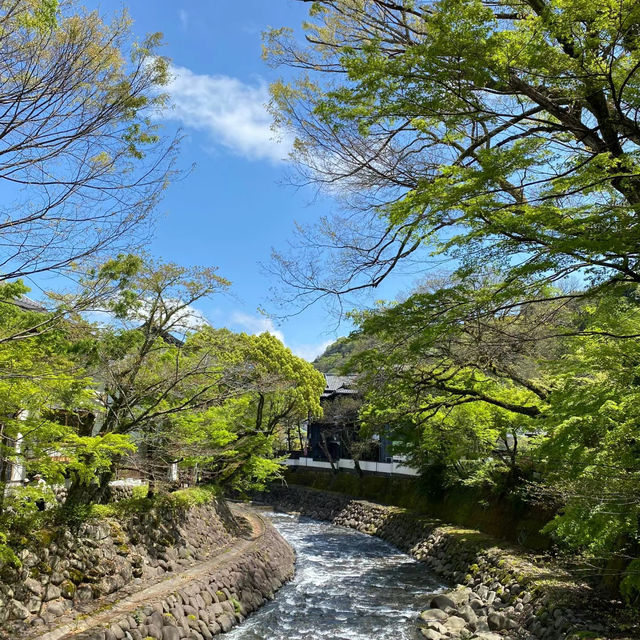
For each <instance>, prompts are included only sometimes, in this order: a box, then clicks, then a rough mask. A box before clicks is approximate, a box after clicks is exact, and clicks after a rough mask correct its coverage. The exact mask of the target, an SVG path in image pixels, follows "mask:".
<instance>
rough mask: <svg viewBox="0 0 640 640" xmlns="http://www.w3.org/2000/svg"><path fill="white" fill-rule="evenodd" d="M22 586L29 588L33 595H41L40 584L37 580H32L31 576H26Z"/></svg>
mask: <svg viewBox="0 0 640 640" xmlns="http://www.w3.org/2000/svg"><path fill="white" fill-rule="evenodd" d="M24 586H25V587H26V588H27V589H29V591H31V593H33V594H34V595H36V596H41V595H42V585H41V584H40V583H39V582H38V581H37V580H34V579H33V578H27V579H26V580H25V581H24Z"/></svg>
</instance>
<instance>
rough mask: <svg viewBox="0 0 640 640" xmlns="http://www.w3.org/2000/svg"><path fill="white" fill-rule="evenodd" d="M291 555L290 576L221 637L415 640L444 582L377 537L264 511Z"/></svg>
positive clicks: (231, 639) (230, 639)
mask: <svg viewBox="0 0 640 640" xmlns="http://www.w3.org/2000/svg"><path fill="white" fill-rule="evenodd" d="M264 515H266V516H267V517H269V518H270V519H271V521H272V522H273V523H274V525H275V526H276V527H277V528H278V530H279V531H280V533H281V534H282V535H283V536H284V537H285V538H286V539H287V540H288V541H289V543H290V544H291V545H292V546H293V547H294V548H295V550H296V554H297V562H296V574H295V577H294V579H293V580H292V581H291V582H290V583H289V584H287V585H285V586H284V587H282V589H280V591H278V593H277V594H276V596H275V598H274V599H273V600H272V601H271V602H269V603H267V604H265V605H264V607H262V608H261V609H260V610H259V611H257V612H256V613H254V614H253V615H251V616H250V617H249V618H248V619H247V620H246V621H245V622H244V623H242V624H241V625H239V626H238V627H236V628H235V629H234V630H232V631H231V632H229V633H227V634H225V639H226V640H325V639H327V640H328V639H331V640H372V639H373V638H376V639H380V640H385V639H389V640H390V639H392V638H393V640H418V639H419V638H422V636H421V635H420V634H419V632H418V630H417V627H416V616H417V614H418V613H419V612H420V611H422V610H423V609H424V608H425V606H426V604H427V603H426V601H427V599H428V597H429V595H431V594H433V593H434V592H437V591H441V590H442V588H443V585H442V584H441V583H440V582H439V580H438V578H437V577H436V576H435V575H434V574H432V573H431V572H430V571H429V570H428V569H427V568H426V567H425V565H424V564H421V563H419V562H417V561H415V560H414V559H413V558H411V557H410V556H407V555H405V554H403V553H401V552H399V551H398V550H397V549H395V548H394V547H392V546H391V545H389V544H387V543H386V542H384V541H383V540H380V539H379V538H375V537H373V536H368V535H365V534H363V533H359V532H357V531H354V530H352V529H348V528H345V527H338V526H335V525H332V524H328V523H326V522H319V521H317V520H311V519H309V518H304V517H298V516H291V515H287V514H281V513H273V512H265V514H264Z"/></svg>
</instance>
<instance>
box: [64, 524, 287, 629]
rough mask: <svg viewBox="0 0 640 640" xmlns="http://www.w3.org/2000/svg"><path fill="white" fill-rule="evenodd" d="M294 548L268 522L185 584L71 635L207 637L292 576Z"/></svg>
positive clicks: (254, 606) (233, 621)
mask: <svg viewBox="0 0 640 640" xmlns="http://www.w3.org/2000/svg"><path fill="white" fill-rule="evenodd" d="M294 561H295V557H294V553H293V550H292V549H291V547H290V546H289V545H288V544H287V543H286V542H285V541H284V539H283V538H282V537H281V536H280V534H278V532H277V531H276V530H275V529H274V528H273V527H272V526H270V525H267V526H266V531H265V533H264V535H263V536H262V537H260V538H259V539H258V540H257V541H256V543H255V545H254V546H253V547H252V548H251V549H249V550H247V551H246V552H245V553H243V554H242V556H241V557H240V558H236V559H234V560H232V561H230V562H229V563H228V564H226V566H225V567H224V568H221V569H216V570H214V571H212V572H211V573H210V574H208V575H206V576H203V577H202V578H200V579H198V580H193V581H192V582H191V583H189V585H188V586H186V587H185V588H183V589H181V590H179V591H176V592H175V593H172V594H170V595H169V596H166V597H164V598H163V599H162V600H161V601H159V602H156V603H154V605H153V606H146V607H142V608H141V609H139V610H137V611H135V612H133V613H132V614H131V615H127V616H124V617H122V618H120V619H118V620H116V621H114V622H113V623H112V624H110V626H109V627H108V628H103V629H91V630H87V631H84V632H82V633H78V634H76V635H74V636H73V639H74V640H122V639H125V640H151V639H153V640H181V639H183V638H189V639H191V640H210V638H212V637H213V636H214V635H216V634H218V633H221V632H227V631H229V630H230V629H231V628H232V627H233V626H234V625H236V624H238V623H240V622H242V621H243V620H244V619H245V617H246V616H247V615H248V614H249V613H251V612H252V611H254V610H255V609H257V608H258V607H260V605H262V604H263V602H265V600H266V599H270V598H272V597H273V594H274V593H275V591H277V589H279V588H280V587H281V586H282V584H284V583H285V582H286V581H288V580H289V579H290V578H291V577H292V576H293V570H294Z"/></svg>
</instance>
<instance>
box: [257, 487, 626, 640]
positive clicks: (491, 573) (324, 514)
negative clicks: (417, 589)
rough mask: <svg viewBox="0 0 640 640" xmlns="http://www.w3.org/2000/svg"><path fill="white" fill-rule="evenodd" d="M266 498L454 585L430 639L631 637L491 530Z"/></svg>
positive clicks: (372, 508)
mask: <svg viewBox="0 0 640 640" xmlns="http://www.w3.org/2000/svg"><path fill="white" fill-rule="evenodd" d="M264 499H265V501H267V502H268V503H269V504H270V505H273V506H274V507H276V508H279V509H282V510H284V511H287V512H298V513H301V514H304V515H306V516H309V517H311V518H317V519H320V520H326V521H329V522H332V523H334V524H338V525H342V526H346V527H350V528H353V529H356V530H357V531H361V532H362V533H367V534H369V535H374V536H377V537H380V538H382V539H383V540H385V541H387V542H389V543H391V544H393V545H394V546H396V547H397V548H398V549H400V550H402V551H404V552H406V553H408V554H409V555H411V556H413V557H414V558H416V559H418V560H420V561H422V562H424V563H425V564H426V565H427V566H428V568H429V569H431V570H432V571H434V572H435V573H436V574H437V575H439V576H441V577H442V578H444V579H445V580H449V581H451V582H452V583H453V584H455V585H456V587H455V588H454V589H452V590H451V591H449V592H447V593H445V594H441V595H439V596H436V597H434V598H433V599H432V600H431V601H430V606H429V608H428V609H425V611H424V612H423V613H422V615H421V621H420V625H421V627H422V635H423V636H424V637H426V638H428V639H429V640H441V639H443V638H475V639H477V640H501V639H504V638H513V639H516V638H529V639H545V640H559V639H564V638H567V639H569V638H570V639H572V640H574V639H575V640H577V639H579V638H612V637H616V638H625V637H628V638H629V639H630V638H633V637H635V635H634V634H633V633H632V634H631V635H628V636H626V635H625V634H624V633H618V632H615V633H616V635H615V636H614V635H613V632H610V631H609V630H608V629H607V625H606V624H604V621H603V619H602V617H601V616H600V615H599V614H597V611H599V610H600V611H602V610H604V609H606V603H602V602H601V601H599V597H600V596H599V595H598V594H597V593H595V592H594V591H593V590H592V589H591V588H590V587H589V585H587V584H585V583H581V582H579V581H576V580H575V578H574V577H573V576H571V575H569V574H568V573H567V572H565V571H563V570H562V569H561V568H560V567H559V566H556V565H553V564H551V563H547V562H543V561H542V559H541V558H539V557H536V556H532V555H530V554H527V553H526V552H525V551H524V550H522V549H518V548H516V547H513V546H510V545H508V544H506V543H501V542H499V541H497V540H496V539H494V538H491V537H490V536H487V535H484V534H481V533H479V532H477V531H473V530H469V529H461V528H457V527H451V526H446V525H443V524H442V523H440V522H438V521H435V520H433V519H429V518H427V517H424V516H420V515H417V514H414V513H412V512H411V511H408V510H406V509H401V508H398V507H391V506H384V505H379V504H375V503H371V502H366V501H361V500H355V499H352V498H350V497H348V496H345V495H341V494H337V493H329V492H323V491H316V490H312V489H308V488H303V487H295V486H289V487H284V486H274V487H272V489H271V491H270V492H269V494H268V495H266V496H265V498H264Z"/></svg>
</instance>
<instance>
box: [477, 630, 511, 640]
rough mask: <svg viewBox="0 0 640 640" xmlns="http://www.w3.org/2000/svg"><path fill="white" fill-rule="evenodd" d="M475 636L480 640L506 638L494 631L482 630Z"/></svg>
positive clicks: (502, 639) (501, 639) (500, 639)
mask: <svg viewBox="0 0 640 640" xmlns="http://www.w3.org/2000/svg"><path fill="white" fill-rule="evenodd" d="M473 637H474V638H477V639H478V640H504V638H503V637H502V636H501V635H500V634H499V633H493V632H492V631H480V632H478V633H476V634H475V635H474V636H473Z"/></svg>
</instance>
